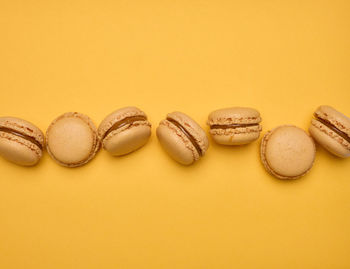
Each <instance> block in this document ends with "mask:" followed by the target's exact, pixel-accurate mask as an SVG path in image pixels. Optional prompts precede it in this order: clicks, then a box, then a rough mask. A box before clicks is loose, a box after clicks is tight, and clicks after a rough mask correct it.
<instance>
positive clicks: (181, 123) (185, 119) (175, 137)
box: [156, 112, 209, 165]
mask: <svg viewBox="0 0 350 269" xmlns="http://www.w3.org/2000/svg"><path fill="white" fill-rule="evenodd" d="M156 133H157V137H158V140H159V142H160V144H161V146H162V147H163V149H164V150H165V151H166V152H167V153H168V154H169V155H170V156H171V157H172V158H173V159H174V160H175V161H177V162H179V163H181V164H183V165H190V164H192V163H194V162H195V161H197V160H199V159H200V158H201V157H202V156H204V154H205V152H206V151H207V149H208V147H209V141H208V137H207V135H206V134H205V131H204V130H203V129H202V128H201V127H200V126H199V125H198V123H196V122H195V121H194V120H193V119H192V118H190V117H189V116H188V115H186V114H184V113H182V112H172V113H169V114H168V115H167V117H166V119H164V120H162V121H161V122H160V123H159V126H158V128H157V131H156Z"/></svg>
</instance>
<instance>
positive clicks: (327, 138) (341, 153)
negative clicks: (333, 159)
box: [309, 119, 350, 158]
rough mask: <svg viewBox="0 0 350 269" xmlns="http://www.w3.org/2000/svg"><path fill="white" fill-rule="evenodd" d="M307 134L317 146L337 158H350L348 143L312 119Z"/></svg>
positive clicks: (349, 145)
mask: <svg viewBox="0 0 350 269" xmlns="http://www.w3.org/2000/svg"><path fill="white" fill-rule="evenodd" d="M309 132H310V134H311V135H312V137H313V138H314V139H315V140H316V142H317V143H318V144H320V145H321V146H323V147H324V148H325V149H326V150H328V151H329V152H331V153H332V154H334V155H335V156H337V157H340V158H347V157H350V143H349V142H347V141H345V140H344V139H343V138H342V137H340V136H339V135H337V134H336V133H334V132H333V131H332V130H330V129H329V128H328V127H327V126H325V125H324V124H322V123H321V122H319V121H317V120H315V119H312V121H311V125H310V127H309Z"/></svg>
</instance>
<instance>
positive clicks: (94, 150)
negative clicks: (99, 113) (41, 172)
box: [45, 112, 100, 168]
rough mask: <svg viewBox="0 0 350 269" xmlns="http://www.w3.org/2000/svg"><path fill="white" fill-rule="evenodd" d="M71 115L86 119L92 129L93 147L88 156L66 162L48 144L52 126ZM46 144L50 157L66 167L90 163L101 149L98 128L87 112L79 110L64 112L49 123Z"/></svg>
mask: <svg viewBox="0 0 350 269" xmlns="http://www.w3.org/2000/svg"><path fill="white" fill-rule="evenodd" d="M71 117H76V118H79V119H80V120H82V121H84V122H85V123H86V124H87V125H88V126H89V129H90V130H91V133H92V134H93V141H94V142H93V145H92V148H91V151H90V153H89V155H88V157H87V158H86V159H84V160H82V161H80V162H78V163H64V162H62V161H60V160H58V159H57V158H56V157H55V156H54V154H53V153H52V152H51V151H50V147H49V144H48V141H49V137H50V135H49V134H50V129H51V128H52V126H54V125H55V123H56V122H58V121H59V120H61V119H63V118H71ZM45 144H46V150H47V153H48V154H49V155H50V157H51V158H52V159H53V160H55V161H56V162H57V163H58V164H60V165H62V166H65V167H70V168H73V167H79V166H82V165H84V164H86V163H88V162H89V161H91V160H92V159H93V158H94V157H95V156H96V154H97V152H98V150H99V149H100V142H99V140H98V135H97V128H96V126H95V125H94V123H93V121H92V120H91V119H90V118H89V117H88V116H87V115H85V114H82V113H79V112H66V113H64V114H62V115H61V116H58V117H57V118H56V119H54V120H53V121H52V122H51V124H50V125H49V127H48V128H47V130H46V139H45Z"/></svg>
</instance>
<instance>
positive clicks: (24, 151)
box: [0, 135, 42, 166]
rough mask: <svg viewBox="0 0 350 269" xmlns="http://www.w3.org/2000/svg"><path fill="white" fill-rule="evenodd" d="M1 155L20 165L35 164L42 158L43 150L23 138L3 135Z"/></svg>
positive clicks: (0, 145)
mask: <svg viewBox="0 0 350 269" xmlns="http://www.w3.org/2000/svg"><path fill="white" fill-rule="evenodd" d="M0 156H1V157H3V158H4V159H6V160H8V161H10V162H13V163H15V164H18V165H23V166H33V165H35V164H37V163H38V162H39V160H40V159H41V156H42V150H41V149H39V148H38V147H37V146H36V145H34V144H31V143H30V142H28V141H26V140H25V139H23V138H20V137H15V136H11V135H1V136H0Z"/></svg>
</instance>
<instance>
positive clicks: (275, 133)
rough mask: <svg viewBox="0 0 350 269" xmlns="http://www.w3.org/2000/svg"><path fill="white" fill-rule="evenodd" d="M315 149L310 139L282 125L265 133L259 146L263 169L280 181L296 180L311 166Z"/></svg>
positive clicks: (288, 126) (295, 128)
mask: <svg viewBox="0 0 350 269" xmlns="http://www.w3.org/2000/svg"><path fill="white" fill-rule="evenodd" d="M315 153H316V148H315V144H314V142H313V140H312V138H311V137H310V136H309V135H308V134H307V133H306V132H305V131H304V130H302V129H300V128H298V127H296V126H294V125H282V126H279V127H276V128H274V129H272V130H271V131H269V132H267V133H266V134H265V135H264V137H263V139H262V141H261V145H260V157H261V161H262V163H263V165H264V167H265V169H266V170H267V171H268V172H269V173H270V174H271V175H273V176H275V177H277V178H280V179H297V178H300V177H302V176H304V175H305V174H307V173H308V172H309V171H310V169H311V168H312V166H313V163H314V160H315Z"/></svg>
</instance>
